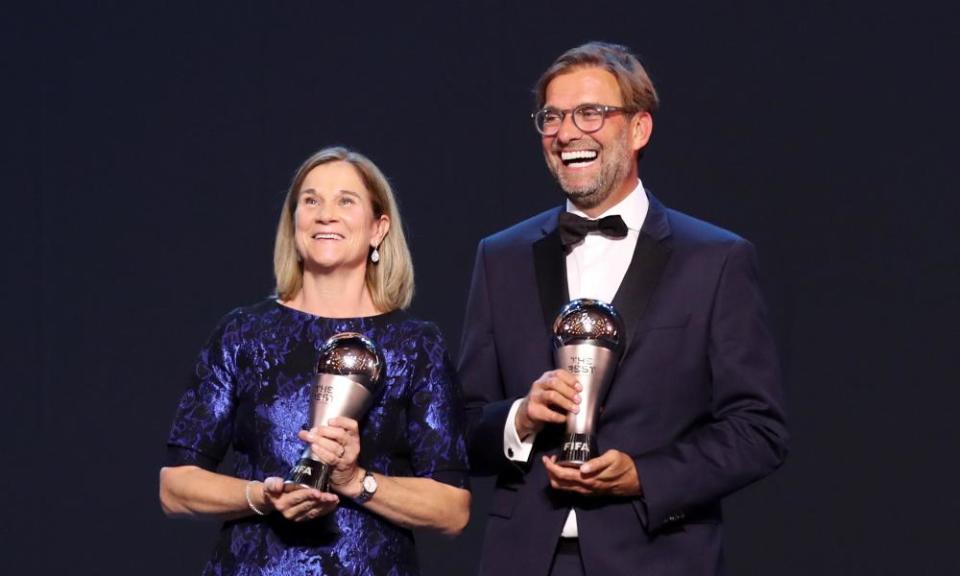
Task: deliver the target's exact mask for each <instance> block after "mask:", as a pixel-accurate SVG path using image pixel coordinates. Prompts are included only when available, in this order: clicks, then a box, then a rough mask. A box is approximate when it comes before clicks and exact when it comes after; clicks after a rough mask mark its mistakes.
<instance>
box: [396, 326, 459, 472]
mask: <svg viewBox="0 0 960 576" xmlns="http://www.w3.org/2000/svg"><path fill="white" fill-rule="evenodd" d="M415 362H416V365H415V369H414V379H413V383H412V385H413V393H412V396H411V399H410V405H409V408H408V410H407V438H408V441H409V445H410V451H411V455H410V456H411V465H412V467H413V471H414V474H416V475H417V476H420V477H426V478H432V479H434V480H437V481H438V482H443V483H445V484H450V485H452V486H457V487H459V488H468V487H469V465H468V463H467V445H466V440H465V426H464V423H465V419H464V409H463V400H462V398H461V397H460V391H459V386H457V385H456V383H455V381H454V370H453V367H452V365H451V362H450V358H449V356H448V354H447V348H446V345H445V344H444V341H443V336H442V335H441V334H440V330H439V329H438V328H437V327H436V326H435V325H433V324H429V323H428V324H424V330H423V332H422V333H421V334H420V336H419V342H418V345H417V358H416V361H415Z"/></svg>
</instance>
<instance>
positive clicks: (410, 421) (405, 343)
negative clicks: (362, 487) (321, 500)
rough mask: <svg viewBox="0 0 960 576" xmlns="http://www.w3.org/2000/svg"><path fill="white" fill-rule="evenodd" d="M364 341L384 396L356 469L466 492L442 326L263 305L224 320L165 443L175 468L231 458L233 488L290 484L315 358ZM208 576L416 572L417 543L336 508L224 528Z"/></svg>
mask: <svg viewBox="0 0 960 576" xmlns="http://www.w3.org/2000/svg"><path fill="white" fill-rule="evenodd" d="M347 331H351V332H360V333H363V334H364V335H366V336H367V337H369V338H371V339H372V340H373V341H374V342H375V343H376V344H377V345H378V346H379V348H380V349H381V351H382V352H383V355H384V358H385V360H386V364H387V372H386V380H385V387H384V391H383V393H382V394H381V395H380V397H379V398H378V400H377V401H376V402H375V403H374V404H373V407H372V408H371V409H370V411H369V412H368V413H367V415H366V417H365V418H363V419H362V420H361V421H360V446H361V448H360V449H361V452H360V458H359V460H360V464H361V465H362V466H363V467H365V468H367V469H369V470H372V471H374V472H380V473H382V474H386V475H388V476H417V477H425V478H433V479H434V480H437V481H439V482H444V483H447V484H451V485H453V486H457V487H461V488H466V487H467V483H468V475H467V474H468V466H467V457H466V445H465V442H464V429H463V422H464V419H463V417H462V410H463V408H462V403H461V399H460V396H459V392H458V389H457V387H456V386H455V385H454V382H453V379H452V370H451V366H450V362H449V359H448V355H447V351H446V347H445V345H444V343H443V338H442V336H441V334H440V331H439V330H438V329H437V327H436V326H435V325H433V324H431V323H429V322H423V321H419V320H416V319H414V318H412V317H410V316H409V315H408V314H406V313H405V312H402V311H395V312H390V313H387V314H383V315H380V316H371V317H366V318H351V319H340V318H336V319H333V318H320V317H317V316H313V315H310V314H306V313H304V312H299V311H297V310H294V309H292V308H288V307H286V306H283V305H281V304H279V303H277V302H275V301H273V300H267V301H264V302H261V303H259V304H256V305H254V306H250V307H247V308H239V309H236V310H234V311H232V312H230V313H229V314H227V316H226V317H224V318H223V320H221V322H220V324H219V325H218V326H217V328H216V330H215V331H214V333H213V335H212V336H211V337H210V339H209V341H208V342H207V344H206V345H205V346H204V348H203V350H202V351H201V352H200V357H199V360H198V361H197V366H196V371H195V374H194V377H193V382H192V384H191V385H190V386H189V387H188V388H187V390H186V392H185V393H184V395H183V397H182V399H181V400H180V404H179V406H178V407H177V413H176V416H175V418H174V421H173V426H172V428H171V431H170V436H169V439H168V442H167V445H168V455H167V462H166V463H167V465H168V466H179V465H187V464H191V465H196V466H200V467H202V468H205V469H207V470H212V471H216V470H217V469H218V467H219V466H220V464H221V461H222V460H223V459H224V457H225V456H226V454H227V452H228V450H230V449H232V458H230V459H228V460H229V465H228V467H229V469H227V470H224V471H223V473H225V474H229V475H231V476H236V477H238V478H250V479H257V480H260V479H263V478H266V477H268V476H280V477H285V476H286V475H287V473H288V472H289V470H290V468H291V466H292V465H293V464H294V463H295V462H296V461H297V459H298V458H299V456H300V454H301V452H302V451H303V448H304V444H303V442H301V441H300V440H299V438H297V432H299V431H300V430H301V429H302V428H303V427H304V426H305V425H306V424H307V422H308V419H309V417H308V411H309V406H310V389H311V383H312V381H313V378H314V374H315V366H316V361H317V359H318V356H319V352H318V350H319V349H320V347H321V346H322V345H323V343H324V341H326V339H327V338H329V337H330V336H332V335H334V334H336V333H338V332H347ZM203 573H204V574H217V575H226V574H237V575H248V574H249V575H253V574H257V575H266V574H271V575H272V574H277V575H280V574H283V575H285V576H294V575H300V574H303V575H307V574H310V575H320V574H323V575H334V574H336V575H339V574H351V575H367V574H370V575H373V574H389V575H396V576H401V575H407V574H418V573H419V570H418V567H417V557H416V550H415V548H414V542H413V535H412V533H411V532H410V531H409V530H407V529H405V528H402V527H400V526H397V525H395V524H393V523H391V522H389V521H387V520H386V519H384V518H382V517H381V516H378V515H376V514H373V513H371V512H368V511H367V510H365V509H363V508H362V507H360V506H358V505H356V504H354V503H353V502H352V501H349V499H346V498H341V500H340V505H339V507H338V508H337V509H336V511H335V512H333V513H332V514H329V515H328V516H325V517H323V518H319V519H317V520H314V521H310V522H303V523H294V522H290V521H288V520H286V519H284V518H283V517H282V516H281V515H279V514H271V515H268V516H265V517H258V516H252V517H246V518H243V519H240V520H235V521H229V522H226V523H224V525H223V529H222V531H221V533H220V537H219V539H218V541H217V544H216V547H215V549H214V552H213V555H212V557H211V559H210V561H209V562H208V563H207V565H206V568H205V570H204V572H203Z"/></svg>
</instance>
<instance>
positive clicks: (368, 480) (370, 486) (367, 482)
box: [363, 476, 377, 494]
mask: <svg viewBox="0 0 960 576" xmlns="http://www.w3.org/2000/svg"><path fill="white" fill-rule="evenodd" d="M363 491H364V492H366V493H367V494H373V493H374V492H376V491H377V479H376V478H374V477H373V476H364V477H363Z"/></svg>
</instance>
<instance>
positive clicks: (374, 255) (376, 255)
mask: <svg viewBox="0 0 960 576" xmlns="http://www.w3.org/2000/svg"><path fill="white" fill-rule="evenodd" d="M370 261H371V262H373V263H374V264H376V263H377V262H379V261H380V251H379V250H377V249H376V248H374V249H373V251H372V252H370Z"/></svg>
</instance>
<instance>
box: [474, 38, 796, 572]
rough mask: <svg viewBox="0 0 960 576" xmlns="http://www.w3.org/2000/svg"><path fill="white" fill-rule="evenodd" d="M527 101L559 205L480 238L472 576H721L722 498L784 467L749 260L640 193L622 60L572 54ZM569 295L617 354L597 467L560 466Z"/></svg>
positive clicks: (567, 407)
mask: <svg viewBox="0 0 960 576" xmlns="http://www.w3.org/2000/svg"><path fill="white" fill-rule="evenodd" d="M536 95H537V110H538V111H537V113H536V114H534V123H535V126H536V128H537V130H538V131H539V132H540V134H541V136H542V145H543V154H544V158H545V159H546V163H547V167H548V168H549V169H550V171H551V172H552V173H553V175H554V176H555V177H556V180H557V182H558V183H559V185H560V188H562V190H563V192H564V194H565V195H566V199H567V201H566V205H565V206H563V207H557V208H554V209H551V210H548V211H546V212H543V213H541V214H538V215H536V216H534V217H532V218H530V219H528V220H526V221H524V222H521V223H519V224H517V225H515V226H513V227H511V228H508V229H506V230H504V231H501V232H499V233H497V234H494V235H493V236H490V237H488V238H485V239H484V240H482V241H481V242H480V245H479V248H478V251H477V259H476V265H475V268H474V274H473V281H472V285H471V289H470V296H469V300H468V304H467V312H466V318H465V321H464V335H463V341H462V347H461V348H462V352H461V357H460V363H459V374H460V378H461V380H462V384H463V389H464V396H465V400H466V402H467V411H468V418H469V423H470V425H469V443H470V457H471V466H472V467H473V470H474V472H475V473H477V474H494V475H496V477H497V482H496V490H495V492H494V495H493V503H492V506H491V510H490V517H489V519H488V523H487V532H486V537H485V541H484V546H483V554H482V567H481V574H490V575H509V574H523V575H529V576H541V575H548V574H550V575H562V576H567V575H575V574H591V575H594V574H596V575H603V576H613V575H618V574H642V575H647V576H656V575H666V574H683V575H688V574H722V573H723V564H722V551H721V523H722V517H721V508H720V500H721V499H722V498H723V497H724V496H726V495H728V494H730V493H732V492H734V491H736V490H738V489H740V488H742V487H744V486H746V485H747V484H749V483H751V482H753V481H755V480H757V479H759V478H761V477H763V476H765V475H767V474H769V473H770V472H771V471H773V470H774V469H776V468H777V467H778V466H779V465H780V464H781V462H782V461H783V459H784V457H785V455H786V452H787V448H786V443H787V431H786V427H785V424H784V411H783V397H782V390H781V383H780V374H779V367H778V362H777V356H776V351H775V349H774V344H773V340H772V337H771V334H770V331H769V329H768V327H767V322H766V318H765V312H764V307H763V303H762V298H761V294H760V290H759V287H758V279H757V266H756V257H755V253H754V249H753V246H752V245H751V244H750V243H748V242H747V241H746V240H744V239H742V238H740V237H738V236H736V235H735V234H733V233H731V232H728V231H726V230H722V229H720V228H718V227H716V226H713V225H710V224H707V223H705V222H703V221H700V220H696V219H694V218H692V217H690V216H687V215H684V214H681V213H680V212H677V211H674V210H670V209H668V208H666V207H664V206H663V204H661V203H660V202H659V200H657V199H656V198H655V197H654V196H653V195H652V194H651V193H650V192H649V190H647V189H645V188H644V186H643V184H642V183H641V182H640V179H639V168H638V163H639V157H640V155H641V152H642V150H643V149H644V147H645V146H646V145H647V143H648V142H649V140H650V135H651V133H652V130H653V116H652V115H653V113H654V112H655V111H656V109H657V104H658V99H657V94H656V92H655V90H654V87H653V84H652V83H651V81H650V78H649V77H648V75H647V73H646V71H645V70H644V69H643V67H642V66H641V65H640V63H639V62H638V61H637V59H636V58H635V57H634V56H633V55H632V54H631V53H630V52H629V51H628V50H627V49H626V48H624V47H622V46H617V45H612V44H605V43H597V42H594V43H589V44H586V45H583V46H579V47H577V48H573V49H572V50H569V51H568V52H566V53H565V54H563V55H562V56H560V57H559V58H558V59H557V60H556V61H555V62H554V63H553V65H552V66H551V67H550V68H548V69H547V71H546V72H544V74H543V76H542V77H541V78H540V80H539V82H538V84H537V89H536ZM584 297H589V298H596V299H599V300H603V301H606V302H612V304H613V306H614V308H616V310H617V311H618V312H619V313H620V315H621V316H622V318H623V320H624V323H625V335H626V347H625V349H624V353H623V356H622V357H621V360H620V362H619V364H618V366H617V369H616V373H615V376H614V379H613V381H612V383H611V384H610V385H609V387H608V388H607V391H606V393H605V395H604V396H603V397H602V398H601V403H600V408H599V410H598V417H597V424H596V442H597V453H596V454H597V455H596V456H595V457H594V458H592V459H591V460H589V461H587V462H586V463H584V464H583V465H581V466H580V467H579V468H568V467H562V466H560V465H558V464H557V462H556V456H557V454H558V452H559V449H560V444H561V442H562V437H563V431H564V426H563V423H564V422H565V421H566V417H567V413H568V412H576V411H578V410H579V404H580V401H581V398H580V395H579V392H580V391H581V386H580V384H579V383H578V382H577V379H576V378H575V377H574V375H573V374H571V373H569V372H567V371H565V370H560V369H555V368H554V365H553V357H552V344H551V336H552V324H553V321H554V319H555V317H556V316H557V314H558V312H559V311H560V309H561V308H562V306H563V305H564V304H565V303H566V302H567V301H569V300H570V299H574V298H584Z"/></svg>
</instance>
